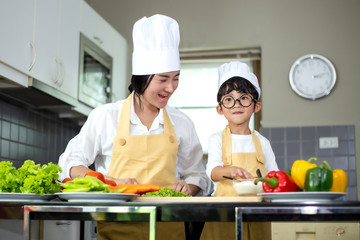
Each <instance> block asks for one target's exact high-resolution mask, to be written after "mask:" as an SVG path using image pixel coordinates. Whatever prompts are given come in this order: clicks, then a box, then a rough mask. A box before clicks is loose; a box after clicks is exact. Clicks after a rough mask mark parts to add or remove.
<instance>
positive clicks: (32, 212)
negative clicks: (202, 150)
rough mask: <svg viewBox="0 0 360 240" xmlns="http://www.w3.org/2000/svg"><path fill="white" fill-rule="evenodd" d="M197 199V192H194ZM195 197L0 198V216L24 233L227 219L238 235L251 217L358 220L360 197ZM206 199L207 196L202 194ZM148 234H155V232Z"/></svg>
mask: <svg viewBox="0 0 360 240" xmlns="http://www.w3.org/2000/svg"><path fill="white" fill-rule="evenodd" d="M194 198H195V197H194ZM209 199H211V201H199V199H196V200H192V201H188V199H183V201H180V200H179V201H177V202H168V201H165V202H162V201H154V202H148V201H136V200H135V201H131V202H118V203H89V202H88V203H81V204H79V203H71V202H61V201H50V202H43V203H24V202H22V203H18V202H0V218H3V219H21V218H24V229H25V233H24V235H25V238H24V239H27V237H28V236H29V233H28V232H27V231H28V229H29V224H30V220H80V221H85V220H95V221H102V220H104V221H150V226H151V227H152V228H153V229H155V226H156V221H165V222H166V221H177V222H187V223H189V222H191V223H199V222H200V223H201V222H206V221H208V222H211V221H220V222H231V221H235V222H236V223H237V224H236V225H237V235H238V236H237V239H241V233H242V222H250V221H360V202H358V201H356V202H348V201H346V202H345V201H329V202H260V201H251V202H247V201H245V200H243V201H235V200H234V201H227V202H217V201H214V198H212V197H209ZM204 200H205V198H204ZM150 233H151V234H152V235H151V236H150V239H155V231H153V232H152V231H150Z"/></svg>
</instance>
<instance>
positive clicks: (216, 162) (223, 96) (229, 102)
mask: <svg viewBox="0 0 360 240" xmlns="http://www.w3.org/2000/svg"><path fill="white" fill-rule="evenodd" d="M248 69H249V68H248V66H247V65H246V64H245V63H242V62H230V63H225V64H223V65H221V66H220V67H219V84H218V88H219V90H218V95H217V101H218V103H219V105H217V106H216V110H217V112H218V113H219V114H220V115H224V116H225V118H226V119H227V120H228V126H226V128H225V130H223V131H222V132H217V133H214V134H213V135H211V137H210V139H209V145H208V149H209V155H208V163H207V166H206V173H207V175H208V177H209V178H210V179H211V180H212V181H213V183H214V190H215V191H214V192H215V196H237V193H236V192H235V190H234V188H233V186H232V182H231V180H227V179H225V178H223V176H227V177H232V178H253V177H254V176H256V170H257V169H260V171H261V174H262V175H263V176H265V175H266V173H267V172H269V171H271V170H278V166H277V164H276V162H275V155H274V152H273V151H272V148H271V145H270V142H269V141H268V140H267V139H266V138H265V137H263V136H262V135H260V133H258V132H257V131H254V132H251V130H250V128H249V122H250V118H251V115H252V114H253V113H256V112H259V111H260V109H261V102H260V101H259V99H260V87H259V83H258V80H257V78H256V76H255V75H254V74H253V73H251V72H249V70H248ZM213 195H214V193H213Z"/></svg>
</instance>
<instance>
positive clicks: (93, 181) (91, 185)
mask: <svg viewBox="0 0 360 240" xmlns="http://www.w3.org/2000/svg"><path fill="white" fill-rule="evenodd" d="M62 187H63V188H64V189H63V192H111V190H110V189H109V185H107V184H106V183H103V182H102V181H101V180H99V179H97V178H96V177H92V176H85V177H77V178H74V179H73V180H71V181H68V182H66V183H63V184H62Z"/></svg>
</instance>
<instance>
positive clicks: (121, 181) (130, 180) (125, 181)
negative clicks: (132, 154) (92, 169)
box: [105, 176, 138, 185]
mask: <svg viewBox="0 0 360 240" xmlns="http://www.w3.org/2000/svg"><path fill="white" fill-rule="evenodd" d="M105 178H106V179H109V180H113V181H115V182H116V185H118V184H138V182H137V180H136V179H135V178H113V177H109V176H105Z"/></svg>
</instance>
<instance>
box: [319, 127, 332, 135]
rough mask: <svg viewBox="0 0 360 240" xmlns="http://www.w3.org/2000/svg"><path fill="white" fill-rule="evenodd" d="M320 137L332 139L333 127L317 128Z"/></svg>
mask: <svg viewBox="0 0 360 240" xmlns="http://www.w3.org/2000/svg"><path fill="white" fill-rule="evenodd" d="M317 135H318V137H330V136H331V127H329V126H326V127H317Z"/></svg>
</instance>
